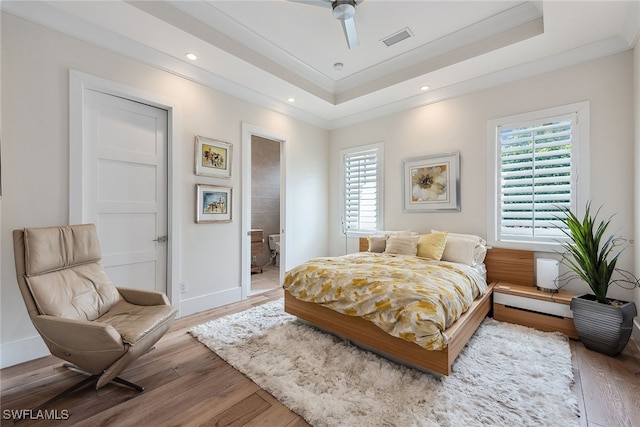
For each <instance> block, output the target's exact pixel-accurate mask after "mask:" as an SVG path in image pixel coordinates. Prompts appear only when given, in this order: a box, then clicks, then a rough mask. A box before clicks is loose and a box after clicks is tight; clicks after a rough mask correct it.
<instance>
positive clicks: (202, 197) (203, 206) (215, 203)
mask: <svg viewBox="0 0 640 427" xmlns="http://www.w3.org/2000/svg"><path fill="white" fill-rule="evenodd" d="M232 191H233V190H232V188H231V187H218V186H215V185H204V184H197V185H196V223H198V224H201V223H207V222H231V219H232V217H231V212H232V204H233V203H232V202H233V197H232V196H233V195H232Z"/></svg>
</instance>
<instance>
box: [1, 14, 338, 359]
mask: <svg viewBox="0 0 640 427" xmlns="http://www.w3.org/2000/svg"><path fill="white" fill-rule="evenodd" d="M70 69H74V70H77V71H81V72H83V73H87V74H90V75H94V76H97V77H101V78H104V79H107V80H110V81H114V82H116V83H119V84H123V85H126V86H129V87H133V88H137V89H139V90H141V91H144V92H147V93H153V94H157V95H159V96H162V97H166V98H171V99H174V100H177V101H178V102H179V103H180V106H181V112H182V117H181V134H180V137H179V139H180V140H179V141H177V142H176V143H178V144H179V145H180V164H176V165H173V166H174V167H177V168H179V171H180V172H179V176H180V194H181V197H180V200H181V204H182V206H181V216H182V223H181V224H180V230H179V231H180V233H181V234H182V250H181V259H182V264H181V265H175V266H172V267H173V268H174V269H178V270H179V271H180V273H181V274H180V280H181V281H188V283H189V292H188V293H187V294H183V295H181V300H180V301H173V303H174V305H176V306H177V305H180V307H181V308H184V307H185V306H186V305H189V306H190V307H201V308H202V309H206V308H211V307H212V306H216V305H219V304H223V303H227V302H228V301H225V300H224V298H225V295H239V294H240V293H239V291H238V289H239V287H240V286H241V273H242V272H241V263H240V260H241V239H242V236H241V225H242V224H241V215H240V212H241V209H242V206H241V202H242V197H241V189H242V182H241V176H242V170H241V165H242V146H241V144H242V141H241V139H242V138H241V129H242V123H243V122H246V123H250V124H252V125H254V126H257V127H259V128H262V129H267V130H270V131H272V132H274V133H277V134H278V135H282V136H284V137H286V139H287V142H286V144H285V156H286V159H287V165H286V167H287V171H286V179H287V182H286V191H287V206H288V216H287V226H288V230H287V231H288V232H289V233H290V234H291V235H292V236H296V238H295V239H292V240H291V241H290V242H288V249H289V250H288V252H287V256H286V259H285V260H284V262H285V263H286V264H285V265H290V266H293V265H296V264H298V263H300V262H302V261H304V260H306V259H308V258H310V257H313V256H320V255H324V254H326V252H327V237H326V234H327V220H326V205H327V181H328V177H327V168H326V163H327V156H328V148H327V145H328V144H327V143H328V132H327V131H326V130H322V129H319V128H316V127H313V126H310V125H307V124H303V123H301V122H298V121H296V120H294V119H291V118H289V117H286V116H283V115H281V114H278V113H275V112H273V111H270V110H267V109H264V108H261V107H258V106H256V105H253V104H251V103H248V102H244V101H241V100H239V99H237V98H234V97H231V96H229V95H227V94H225V93H222V92H219V91H216V90H213V89H210V88H208V87H205V86H203V85H201V84H198V83H195V82H193V81H191V80H187V79H184V78H181V77H179V76H176V75H174V74H170V73H167V72H164V71H162V70H159V69H157V68H153V67H149V66H147V65H144V64H142V63H140V62H137V61H135V60H133V59H130V58H126V57H123V56H121V55H119V54H116V53H113V52H110V51H107V50H104V49H102V48H99V47H96V46H94V45H91V44H88V43H85V42H81V41H78V40H76V39H73V38H70V37H67V36H65V35H62V34H60V33H57V32H55V31H51V30H49V29H46V28H44V27H42V26H40V25H37V24H34V23H31V22H28V21H24V20H22V19H20V18H17V17H15V16H13V15H10V14H7V13H3V14H2V88H3V91H2V119H3V125H4V126H3V128H2V132H3V133H2V150H3V152H2V154H3V158H2V160H3V164H2V166H3V170H2V174H3V180H4V194H3V198H2V225H1V226H2V237H1V239H2V240H1V243H0V246H1V247H2V263H1V282H2V287H1V297H2V298H1V300H2V301H1V316H2V317H1V323H2V326H1V328H2V329H1V335H2V336H1V344H2V357H3V363H4V360H5V359H6V357H8V356H7V355H8V354H12V353H13V354H15V353H20V352H24V353H25V354H27V353H29V351H30V350H29V349H30V348H31V347H30V346H31V344H33V343H34V342H35V341H33V337H35V336H36V334H35V330H34V329H33V327H32V326H31V322H30V321H29V319H28V317H27V313H26V310H25V308H24V304H23V302H22V299H21V297H20V295H19V293H18V289H17V283H16V279H15V269H14V266H13V248H12V243H11V230H13V229H15V228H21V227H34V226H49V225H57V224H66V223H68V220H69V190H68V188H69V70H70ZM195 135H203V136H208V137H211V138H215V139H220V140H223V141H228V142H231V143H233V146H234V156H233V160H232V161H233V164H232V174H233V177H232V179H231V181H228V180H227V181H225V183H226V184H227V185H231V186H232V187H233V188H234V189H235V191H234V200H233V201H234V220H233V222H232V223H229V224H195V222H194V209H195V207H194V204H195V202H194V199H195V184H196V183H205V184H206V183H214V182H215V183H218V184H219V182H218V181H215V178H213V179H212V178H206V177H196V176H195V175H194V173H193V169H194V164H193V162H194V154H193V149H194V137H195ZM202 265H207V266H208V267H209V268H208V269H202V268H201V266H202ZM211 271H215V273H216V274H215V275H211V274H210V272H211ZM175 285H176V286H177V284H175ZM23 348H24V349H23Z"/></svg>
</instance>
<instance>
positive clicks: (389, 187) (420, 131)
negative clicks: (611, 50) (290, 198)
mask: <svg viewBox="0 0 640 427" xmlns="http://www.w3.org/2000/svg"><path fill="white" fill-rule="evenodd" d="M632 67H633V53H632V52H631V51H628V52H625V53H622V54H618V55H613V56H610V57H607V58H604V59H600V60H596V61H591V62H588V63H585V64H582V65H578V66H574V67H570V68H566V69H562V70H559V71H555V72H551V73H547V74H544V75H540V76H537V77H533V78H529V79H526V80H523V81H519V82H515V83H510V84H505V85H503V86H499V87H495V88H492V89H488V90H483V91H480V92H476V93H473V94H470V95H466V96H461V97H458V98H454V99H450V100H446V101H442V102H439V103H437V104H433V105H429V106H424V107H421V108H416V109H414V110H411V111H407V112H403V113H398V114H394V115H390V116H387V117H384V118H382V119H377V120H372V121H370V122H366V123H361V124H358V125H354V126H350V127H346V128H342V129H338V130H334V131H332V132H331V151H330V173H329V176H330V179H331V180H330V188H331V194H332V195H333V197H332V199H331V203H330V214H329V231H330V250H331V253H332V254H342V253H344V250H345V249H344V248H345V243H344V237H343V236H342V235H341V234H340V221H339V220H340V195H341V189H340V184H339V171H340V157H339V150H340V149H342V148H344V147H351V146H357V145H362V144H367V143H372V142H378V141H384V144H385V159H384V162H385V163H384V164H385V186H384V198H385V200H384V206H385V209H384V222H385V224H384V228H385V229H387V230H399V229H411V230H414V231H428V230H430V229H431V228H435V229H444V230H451V231H458V232H465V233H474V234H479V235H481V236H486V233H487V230H486V227H487V226H486V222H487V221H486V212H487V202H486V200H487V191H488V189H487V185H486V182H487V166H486V165H487V138H486V127H487V121H488V120H490V119H495V118H500V117H505V116H510V115H514V114H518V113H524V112H528V111H535V110H540V109H544V108H549V107H555V106H559V105H565V104H571V103H575V102H578V101H585V100H588V101H590V105H591V140H590V144H591V151H590V161H591V164H590V166H591V176H590V177H589V178H590V184H591V199H592V200H593V205H594V206H600V205H603V206H604V207H603V209H602V215H603V216H609V215H612V214H615V217H614V219H613V222H612V226H611V229H612V230H615V229H618V228H619V229H620V233H621V235H623V236H625V237H627V238H629V239H631V238H633V236H634V230H635V229H634V202H633V200H634V193H633V185H632V182H633V178H632V177H633V176H634V161H633V149H634V139H633V131H634V127H633V119H634V116H633V112H632V111H633V98H632V91H631V88H632V85H633V77H632V76H633V74H632ZM449 151H460V156H461V211H460V212H454V213H450V212H447V213H403V212H402V161H403V160H404V159H408V158H412V157H419V156H425V155H431V154H439V153H445V152H449ZM356 248H357V246H355V245H352V244H350V248H349V249H350V250H351V249H353V250H357V249H356ZM633 259H634V248H633V247H630V248H629V249H628V250H626V251H625V253H624V255H623V256H622V258H621V261H620V267H622V268H626V269H628V270H632V269H633ZM585 290H586V289H585ZM610 295H612V296H617V297H620V298H622V297H626V299H629V298H631V297H632V294H631V292H630V291H625V290H623V289H619V288H617V287H615V286H614V287H612V289H611V292H610Z"/></svg>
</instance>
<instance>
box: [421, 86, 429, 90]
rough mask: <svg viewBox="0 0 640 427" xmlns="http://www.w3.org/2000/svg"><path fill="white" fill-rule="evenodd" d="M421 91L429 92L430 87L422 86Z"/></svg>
mask: <svg viewBox="0 0 640 427" xmlns="http://www.w3.org/2000/svg"><path fill="white" fill-rule="evenodd" d="M420 90H422V91H425V90H429V86H426V85H425V86H422V87H421V88H420Z"/></svg>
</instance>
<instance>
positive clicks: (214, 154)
mask: <svg viewBox="0 0 640 427" xmlns="http://www.w3.org/2000/svg"><path fill="white" fill-rule="evenodd" d="M232 148H233V147H232V145H231V144H230V143H228V142H223V141H217V140H215V139H209V138H205V137H202V136H196V148H195V153H196V170H195V173H196V175H202V176H215V177H218V178H231V151H232Z"/></svg>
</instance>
